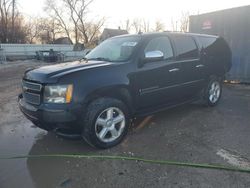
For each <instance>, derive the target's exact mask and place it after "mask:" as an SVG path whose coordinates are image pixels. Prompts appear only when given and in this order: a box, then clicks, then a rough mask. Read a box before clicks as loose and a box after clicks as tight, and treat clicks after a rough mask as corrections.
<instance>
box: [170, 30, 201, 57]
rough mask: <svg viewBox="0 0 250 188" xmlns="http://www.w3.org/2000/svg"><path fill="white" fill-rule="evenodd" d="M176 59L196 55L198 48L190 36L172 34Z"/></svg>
mask: <svg viewBox="0 0 250 188" xmlns="http://www.w3.org/2000/svg"><path fill="white" fill-rule="evenodd" d="M173 39H174V43H175V47H176V52H177V59H193V58H197V57H198V48H197V46H196V44H195V41H194V39H193V38H192V37H190V36H184V35H179V36H174V37H173Z"/></svg>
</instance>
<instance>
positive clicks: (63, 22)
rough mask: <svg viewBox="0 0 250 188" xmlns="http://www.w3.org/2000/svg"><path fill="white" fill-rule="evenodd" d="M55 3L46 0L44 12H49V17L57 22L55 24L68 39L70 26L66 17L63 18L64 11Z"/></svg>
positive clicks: (52, 0) (51, 0)
mask: <svg viewBox="0 0 250 188" xmlns="http://www.w3.org/2000/svg"><path fill="white" fill-rule="evenodd" d="M56 3H57V1H54V0H47V1H46V7H45V10H46V11H47V12H49V14H50V17H51V18H53V19H55V20H56V21H57V24H58V25H59V26H60V27H61V28H62V29H63V30H64V32H65V34H66V35H67V37H68V38H71V37H70V26H69V23H68V22H69V20H68V19H67V17H66V18H65V17H64V9H63V8H62V7H59V6H58V5H57V4H56Z"/></svg>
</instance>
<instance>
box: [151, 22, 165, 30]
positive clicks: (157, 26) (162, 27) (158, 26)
mask: <svg viewBox="0 0 250 188" xmlns="http://www.w3.org/2000/svg"><path fill="white" fill-rule="evenodd" d="M164 30H165V25H164V23H162V22H161V21H159V20H157V21H156V22H155V28H154V31H156V32H162V31H164Z"/></svg>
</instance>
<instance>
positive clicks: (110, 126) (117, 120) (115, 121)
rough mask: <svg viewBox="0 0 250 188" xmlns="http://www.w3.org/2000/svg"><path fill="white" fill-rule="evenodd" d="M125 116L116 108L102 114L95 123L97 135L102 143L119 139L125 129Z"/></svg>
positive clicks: (108, 109) (106, 110)
mask: <svg viewBox="0 0 250 188" xmlns="http://www.w3.org/2000/svg"><path fill="white" fill-rule="evenodd" d="M125 125H126V122H125V115H124V113H123V112H122V111H121V110H120V109H119V108H116V107H110V108H107V109H105V110H104V111H102V112H101V114H100V115H99V116H98V118H97V119H96V122H95V133H96V136H97V137H98V139H99V140H100V141H102V142H106V143H107V142H112V141H114V140H116V139H117V138H119V137H120V136H121V134H122V132H123V130H124V128H125Z"/></svg>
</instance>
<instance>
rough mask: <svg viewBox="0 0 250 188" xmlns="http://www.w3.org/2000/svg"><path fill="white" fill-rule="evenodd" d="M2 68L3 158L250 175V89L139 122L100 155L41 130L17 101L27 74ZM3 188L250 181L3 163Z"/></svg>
mask: <svg viewBox="0 0 250 188" xmlns="http://www.w3.org/2000/svg"><path fill="white" fill-rule="evenodd" d="M42 65H46V64H45V63H42V62H37V61H35V62H32V61H24V62H23V61H19V62H11V63H6V64H4V65H2V64H0V155H1V156H2V155H4V156H7V155H21V154H22V155H26V154H29V155H34V154H55V153H57V154H59V153H61V154H72V153H92V154H103V155H124V156H137V157H144V158H147V159H161V160H176V161H182V162H195V163H211V164H221V165H227V166H231V167H241V168H245V169H250V147H249V143H250V136H249V135H250V116H249V115H250V86H247V85H224V88H223V89H224V91H223V97H222V100H221V102H220V104H219V105H218V106H217V107H214V108H206V107H204V106H202V105H200V104H190V105H186V106H182V107H178V108H175V109H171V110H168V111H164V112H161V113H158V114H155V115H153V116H149V117H145V118H142V119H138V120H136V122H135V124H134V125H133V127H132V128H131V130H130V132H129V134H128V136H127V137H126V139H125V140H124V142H122V143H121V144H120V145H118V146H117V147H114V148H112V149H108V150H96V149H93V148H91V147H89V146H88V145H87V144H86V143H85V142H84V141H82V140H66V139H62V138H59V137H57V136H56V135H55V134H53V133H47V132H46V131H43V130H41V129H39V128H36V127H35V126H34V125H32V123H31V122H29V121H28V120H27V119H26V118H25V117H24V116H23V115H22V114H21V113H20V111H19V109H18V105H17V95H18V93H19V92H20V82H21V77H22V75H23V73H24V71H25V70H26V69H27V68H32V67H37V66H42ZM0 187H1V188H9V187H13V188H15V187H25V188H29V187H38V188H40V187H41V188H44V187H46V188H50V187H73V188H77V187H218V188H221V187H227V188H228V187H250V174H244V173H238V172H228V171H219V170H208V169H194V168H187V167H176V166H164V165H153V164H145V163H142V162H131V161H110V160H109V161H106V160H94V159H63V158H60V159H59V158H53V159H51V158H50V159H48V158H43V159H15V160H0Z"/></svg>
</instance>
